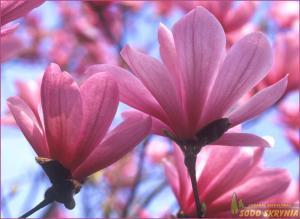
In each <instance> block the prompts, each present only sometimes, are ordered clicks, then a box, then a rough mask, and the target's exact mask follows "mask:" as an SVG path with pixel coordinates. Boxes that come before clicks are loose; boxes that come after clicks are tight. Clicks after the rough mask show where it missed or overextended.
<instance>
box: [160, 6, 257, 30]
mask: <svg viewBox="0 0 300 219" xmlns="http://www.w3.org/2000/svg"><path fill="white" fill-rule="evenodd" d="M156 4H157V7H158V13H160V14H163V15H166V14H167V13H168V12H169V11H171V9H172V8H173V7H174V6H177V7H179V8H181V9H182V10H183V11H184V12H188V11H190V10H192V9H194V8H195V7H196V6H199V5H200V6H203V7H205V8H206V9H207V10H208V11H210V12H211V13H212V14H213V15H214V16H215V17H216V18H217V19H218V20H219V22H220V23H221V25H222V26H223V28H224V31H225V33H226V35H227V34H230V33H231V32H235V31H237V32H238V31H239V30H240V29H242V28H243V27H244V25H246V24H248V22H249V21H250V19H251V18H252V17H253V15H254V13H255V12H256V8H257V6H258V4H259V2H257V1H241V2H238V3H236V2H235V1H157V2H156ZM234 4H236V5H234Z"/></svg>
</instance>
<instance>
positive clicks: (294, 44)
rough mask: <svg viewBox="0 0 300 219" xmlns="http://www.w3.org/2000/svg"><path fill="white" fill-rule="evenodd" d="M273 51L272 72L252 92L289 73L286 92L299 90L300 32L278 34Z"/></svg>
mask: <svg viewBox="0 0 300 219" xmlns="http://www.w3.org/2000/svg"><path fill="white" fill-rule="evenodd" d="M273 51H274V54H275V58H274V65H273V66H272V69H271V71H270V73H269V74H268V75H267V76H266V77H265V78H264V79H263V80H262V81H261V82H260V83H259V84H258V85H257V86H256V87H255V88H254V89H253V90H252V93H256V92H258V91H260V90H262V89H264V88H265V87H267V86H270V85H272V84H274V83H276V82H278V81H279V80H281V79H282V78H284V77H285V76H286V75H287V74H288V75H289V81H288V85H287V89H286V92H285V94H287V93H289V92H291V91H295V90H299V88H300V87H299V86H300V85H299V83H300V75H299V32H296V31H290V32H286V33H280V34H277V35H276V39H275V42H274V47H273Z"/></svg>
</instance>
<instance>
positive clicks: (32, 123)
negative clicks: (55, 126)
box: [7, 97, 49, 158]
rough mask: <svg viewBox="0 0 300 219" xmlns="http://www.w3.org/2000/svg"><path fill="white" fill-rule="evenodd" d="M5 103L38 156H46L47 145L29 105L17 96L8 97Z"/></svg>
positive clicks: (47, 153)
mask: <svg viewBox="0 0 300 219" xmlns="http://www.w3.org/2000/svg"><path fill="white" fill-rule="evenodd" d="M7 105H8V107H9V109H10V111H11V113H12V114H13V116H14V118H15V120H16V122H17V124H18V126H19V127H20V129H21V130H22V132H23V134H24V136H25V137H26V139H27V140H28V142H29V143H30V144H31V145H32V147H33V149H34V150H35V152H36V153H37V155H38V156H42V157H48V158H49V152H48V146H47V142H46V139H45V136H44V133H43V130H42V128H41V127H40V126H39V123H38V120H37V118H36V117H35V115H34V113H33V112H32V110H31V109H30V107H29V106H28V105H27V104H26V103H25V102H24V101H23V100H22V99H21V98H19V97H10V98H8V100H7Z"/></svg>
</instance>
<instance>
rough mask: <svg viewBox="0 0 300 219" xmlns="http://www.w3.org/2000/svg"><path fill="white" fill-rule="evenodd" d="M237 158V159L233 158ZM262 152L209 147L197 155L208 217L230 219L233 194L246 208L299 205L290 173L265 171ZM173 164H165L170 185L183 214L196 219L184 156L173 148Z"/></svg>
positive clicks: (198, 173) (198, 175)
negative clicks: (262, 204)
mask: <svg viewBox="0 0 300 219" xmlns="http://www.w3.org/2000/svg"><path fill="white" fill-rule="evenodd" d="M233 154H234V156H233ZM262 155H263V148H257V147H238V148H236V147H234V148H233V147H226V146H215V145H209V146H206V147H204V148H203V149H202V150H201V152H200V153H199V154H198V160H197V167H196V168H197V169H196V171H197V178H198V190H199V197H200V200H201V202H202V203H205V205H206V212H205V216H206V217H230V216H232V215H231V213H230V203H231V199H232V195H233V193H236V194H237V196H238V197H239V198H241V199H242V200H243V202H244V204H245V205H248V204H255V203H290V204H294V203H297V202H299V188H298V185H296V183H294V182H292V179H291V177H290V175H289V173H288V171H287V170H284V169H278V168H265V167H264V166H263V164H262ZM173 158H174V162H171V161H168V160H165V173H166V176H167V179H168V182H169V184H170V186H171V188H172V190H173V192H174V194H175V196H176V199H177V201H178V202H179V205H180V208H181V210H182V211H183V214H184V215H186V216H190V217H195V216H196V207H195V204H194V198H193V193H192V188H191V185H190V182H189V177H188V172H187V170H186V168H185V166H184V157H183V153H182V152H181V150H180V149H179V147H178V146H177V145H175V144H174V157H173Z"/></svg>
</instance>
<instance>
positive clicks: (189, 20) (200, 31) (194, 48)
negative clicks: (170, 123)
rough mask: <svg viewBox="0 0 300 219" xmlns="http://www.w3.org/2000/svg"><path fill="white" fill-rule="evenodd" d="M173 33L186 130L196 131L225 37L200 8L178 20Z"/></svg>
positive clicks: (207, 12) (223, 48)
mask: <svg viewBox="0 0 300 219" xmlns="http://www.w3.org/2000/svg"><path fill="white" fill-rule="evenodd" d="M172 32H173V36H174V41H175V47H176V51H177V55H178V59H177V62H178V64H179V66H180V70H181V73H182V80H183V87H184V91H185V94H184V98H185V105H186V111H187V115H188V116H189V123H190V124H189V127H192V128H193V129H195V128H196V125H197V122H198V119H199V117H200V114H201V111H202V109H203V106H204V102H205V99H206V98H207V94H208V92H209V89H210V88H211V82H212V81H213V79H214V77H215V75H216V70H217V68H218V66H219V62H220V59H221V56H222V54H223V53H224V52H225V41H226V39H225V33H224V31H223V28H222V26H221V24H220V23H219V22H218V21H217V19H216V18H215V17H214V16H213V15H212V14H211V13H210V12H209V11H207V10H206V9H205V8H202V7H197V8H196V9H194V10H192V11H191V12H189V13H188V14H187V15H185V16H184V17H183V18H182V19H180V20H179V21H178V22H177V23H176V24H175V25H174V27H173V29H172Z"/></svg>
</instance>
